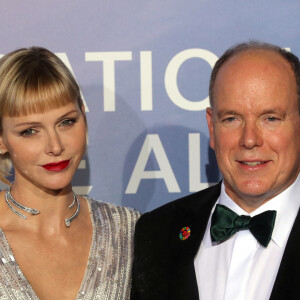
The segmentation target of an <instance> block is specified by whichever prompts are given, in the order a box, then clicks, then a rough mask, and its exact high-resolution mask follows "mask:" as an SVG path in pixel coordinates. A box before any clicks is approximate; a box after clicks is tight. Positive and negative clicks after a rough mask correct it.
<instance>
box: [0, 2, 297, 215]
mask: <svg viewBox="0 0 300 300" xmlns="http://www.w3.org/2000/svg"><path fill="white" fill-rule="evenodd" d="M299 9H300V2H299V1H297V0H289V1H283V0H266V1H262V0H252V1H238V0H227V1H221V0H210V1H209V0H190V1H182V0H163V1H161V0H159V1H158V0H152V1H132V0H127V1H123V0H115V1H108V0H107V1H104V0H97V1H96V0H88V1H79V0H65V1H60V0H51V1H46V0H27V1H17V0H10V1H1V2H0V16H1V17H0V26H1V31H0V37H1V38H0V41H1V43H0V54H2V55H3V54H5V53H7V52H9V51H12V50H14V49H16V48H19V47H28V46H32V45H36V46H43V47H46V48H48V49H49V50H51V51H53V52H55V53H56V54H57V55H58V56H59V57H61V59H62V60H63V61H64V62H65V63H66V64H67V65H68V67H69V68H70V69H71V70H72V72H73V73H74V75H75V77H76V79H77V81H78V83H79V85H80V87H81V90H82V95H83V98H84V101H85V103H86V107H87V118H88V126H89V145H88V150H87V153H86V155H85V157H84V159H83V160H82V162H81V165H80V168H79V170H78V172H77V174H76V176H75V178H74V182H73V183H74V189H75V191H76V192H78V193H81V194H89V195H90V196H91V197H93V198H95V199H97V200H102V201H105V202H112V203H116V204H120V205H126V206H131V207H135V208H137V209H138V210H140V211H147V210H151V209H153V208H155V207H157V206H160V205H162V204H164V203H166V202H169V201H171V200H173V199H176V198H179V197H182V196H184V195H187V194H189V193H191V192H194V191H197V190H199V189H203V188H205V187H207V186H208V185H209V184H211V183H215V182H217V181H218V180H220V178H221V176H220V174H219V172H218V169H217V165H216V161H215V157H214V153H213V151H211V150H210V148H209V144H208V143H209V136H208V130H207V126H206V120H205V108H206V107H207V106H208V82H209V76H210V72H211V68H212V66H213V65H214V63H215V61H216V60H217V58H218V57H220V55H221V54H222V53H223V52H224V51H225V50H226V49H227V48H228V47H230V46H232V45H233V44H235V43H238V42H242V41H247V40H249V39H255V40H261V41H266V42H270V43H274V44H277V45H279V46H281V47H285V48H290V49H291V51H292V52H294V53H295V54H296V55H298V56H299V55H300V47H299V45H300V44H299V39H300V18H299Z"/></svg>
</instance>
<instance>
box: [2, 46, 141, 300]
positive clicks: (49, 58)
mask: <svg viewBox="0 0 300 300" xmlns="http://www.w3.org/2000/svg"><path fill="white" fill-rule="evenodd" d="M0 117H1V119H0V167H1V179H2V180H3V181H4V182H7V180H6V176H7V174H8V172H9V165H10V164H12V165H13V167H14V172H15V176H14V178H15V179H14V183H13V184H11V185H10V186H9V188H8V189H7V190H6V191H2V192H1V193H0V228H1V229H0V299H42V300H47V299H49V300H55V299H60V300H61V299H64V300H67V299H101V300H105V299H106V300H114V299H128V298H129V289H130V273H131V260H132V236H133V231H134V225H135V222H136V220H137V219H138V216H139V214H138V213H137V212H135V211H133V210H130V209H127V208H122V207H117V206H114V205H112V204H105V203H102V202H96V201H93V200H90V199H86V198H84V197H82V196H79V195H75V194H74V193H73V192H72V186H71V180H72V177H73V175H74V173H75V171H76V169H77V167H78V165H79V163H80V161H81V158H82V156H83V154H84V152H85V147H86V130H87V125H86V117H85V112H84V106H83V103H82V100H81V97H80V91H79V87H78V85H77V83H76V81H75V79H74V78H73V76H72V75H71V73H70V72H69V70H68V69H67V68H66V66H65V65H64V64H63V63H62V62H61V61H60V60H59V59H58V57H56V56H55V55H54V54H53V53H51V52H50V51H48V50H46V49H43V48H37V47H32V48H29V49H19V50H16V51H14V52H11V53H9V54H7V55H5V56H4V57H3V58H2V59H1V60H0Z"/></svg>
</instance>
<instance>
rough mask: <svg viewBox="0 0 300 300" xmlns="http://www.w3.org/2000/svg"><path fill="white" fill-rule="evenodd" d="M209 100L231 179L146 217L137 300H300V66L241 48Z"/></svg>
mask: <svg viewBox="0 0 300 300" xmlns="http://www.w3.org/2000/svg"><path fill="white" fill-rule="evenodd" d="M210 101H211V108H208V109H207V112H206V115H207V123H208V128H209V134H210V146H211V147H212V148H213V149H214V151H215V153H216V158H217V162H218V165H219V168H220V171H221V173H222V175H223V180H222V182H221V183H219V184H218V185H216V186H214V187H211V188H208V189H206V190H203V191H200V192H198V193H196V194H193V195H189V196H187V197H185V198H182V199H179V200H177V201H174V202H171V203H168V204H166V205H164V206H163V207H161V208H158V209H156V210H154V211H152V212H150V213H146V214H144V215H143V216H142V217H141V218H140V220H139V222H138V224H137V227H136V234H135V259H134V265H133V282H132V299H134V300H137V299H142V300H146V299H153V300H160V299H161V300H166V299H172V300H176V299H178V300H179V299H180V300H196V299H199V298H200V299H203V300H219V299H225V300H234V299H238V300H250V299H257V300H262V299H273V300H274V299H300V286H299V280H298V276H297V274H298V273H299V271H300V215H298V210H299V204H300V176H299V171H300V64H299V60H298V58H297V57H295V56H294V55H293V54H291V53H289V52H287V51H285V50H283V49H281V48H279V47H277V46H273V45H269V44H264V43H256V42H250V43H245V44H240V45H237V46H236V47H234V48H231V49H229V50H227V51H226V52H225V53H224V54H223V56H222V57H221V58H220V59H219V60H218V62H217V63H216V65H215V67H214V69H213V72H212V76H211V81H210ZM250 217H251V218H250Z"/></svg>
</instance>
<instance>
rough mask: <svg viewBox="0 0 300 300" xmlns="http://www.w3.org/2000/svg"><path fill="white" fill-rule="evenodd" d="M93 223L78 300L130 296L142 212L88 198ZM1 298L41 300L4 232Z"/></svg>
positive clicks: (0, 238)
mask: <svg viewBox="0 0 300 300" xmlns="http://www.w3.org/2000/svg"><path fill="white" fill-rule="evenodd" d="M88 203H89V208H90V213H91V220H92V224H93V237H92V245H91V249H90V254H89V260H88V264H87V269H86V271H85V275H84V278H83V281H82V283H81V287H80V290H79V293H78V295H77V298H76V300H92V299H101V300H127V299H129V297H130V282H131V264H132V256H133V253H132V251H133V246H132V243H133V234H134V227H135V223H136V221H137V219H138V218H139V213H138V212H136V211H134V210H131V209H128V208H125V207H120V206H115V205H113V204H108V203H103V202H98V201H94V200H91V199H88ZM0 299H1V300H6V299H16V300H29V299H34V300H38V299H39V298H38V297H37V296H36V295H35V293H34V291H33V289H32V287H31V286H30V284H29V283H28V282H27V280H26V278H25V276H24V275H23V273H22V271H21V269H20V268H19V266H18V264H17V262H16V261H15V259H14V256H13V253H12V250H11V248H10V246H9V244H8V242H7V240H6V238H5V235H4V233H3V231H2V230H1V229H0Z"/></svg>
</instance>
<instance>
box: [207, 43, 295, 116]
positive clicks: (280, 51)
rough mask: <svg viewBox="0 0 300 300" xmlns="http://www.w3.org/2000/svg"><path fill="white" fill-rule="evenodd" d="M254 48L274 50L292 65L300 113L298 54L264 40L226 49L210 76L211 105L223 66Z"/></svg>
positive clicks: (211, 104)
mask: <svg viewBox="0 0 300 300" xmlns="http://www.w3.org/2000/svg"><path fill="white" fill-rule="evenodd" d="M252 50H267V51H273V52H275V53H278V54H279V55H280V56H281V57H283V58H284V59H285V60H286V61H287V62H288V63H289V64H290V66H291V68H292V70H293V72H294V76H295V80H296V85H297V98H298V112H299V114H300V62H299V59H298V57H297V56H296V55H294V54H293V53H291V52H289V51H287V50H285V49H283V48H280V47H278V46H275V45H272V44H269V43H264V42H258V41H250V42H246V43H241V44H237V45H235V46H233V47H231V48H229V49H228V50H226V51H225V53H224V54H223V55H222V56H221V57H220V58H219V59H218V61H217V62H216V64H215V66H214V67H213V70H212V73H211V76H210V82H209V101H210V106H211V107H212V108H213V107H214V98H213V90H214V85H215V81H216V77H217V74H218V72H219V70H220V69H221V67H222V66H223V65H224V64H225V63H226V62H227V61H228V60H229V59H230V58H232V57H234V56H236V55H238V54H240V53H242V52H246V51H252Z"/></svg>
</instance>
